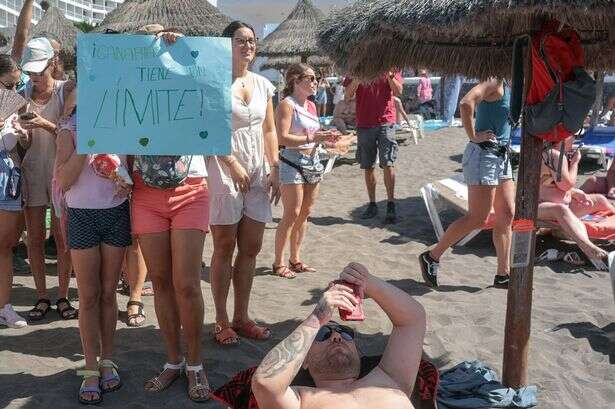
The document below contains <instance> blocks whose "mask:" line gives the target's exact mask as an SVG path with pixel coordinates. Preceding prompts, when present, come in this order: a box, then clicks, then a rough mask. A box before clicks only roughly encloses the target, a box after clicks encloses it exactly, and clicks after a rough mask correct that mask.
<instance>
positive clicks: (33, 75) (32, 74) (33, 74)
mask: <svg viewBox="0 0 615 409" xmlns="http://www.w3.org/2000/svg"><path fill="white" fill-rule="evenodd" d="M50 65H51V62H49V63H47V65H46V66H45V68H43V71H41V72H30V71H24V73H25V74H26V75H27V76H28V77H40V76H42V75H43V74H44V73H45V71H47V69H48V68H49V66H50Z"/></svg>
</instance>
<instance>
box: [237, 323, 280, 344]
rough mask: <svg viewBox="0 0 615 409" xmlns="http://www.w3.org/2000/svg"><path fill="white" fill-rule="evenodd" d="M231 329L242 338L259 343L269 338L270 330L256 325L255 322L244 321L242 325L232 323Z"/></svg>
mask: <svg viewBox="0 0 615 409" xmlns="http://www.w3.org/2000/svg"><path fill="white" fill-rule="evenodd" d="M233 329H234V330H235V332H237V333H238V334H239V335H241V336H242V337H246V338H252V339H256V340H260V341H263V340H266V339H269V338H270V337H271V330H270V329H269V328H267V327H263V326H260V325H257V324H256V322H254V321H252V320H248V321H244V322H242V323H236V322H233Z"/></svg>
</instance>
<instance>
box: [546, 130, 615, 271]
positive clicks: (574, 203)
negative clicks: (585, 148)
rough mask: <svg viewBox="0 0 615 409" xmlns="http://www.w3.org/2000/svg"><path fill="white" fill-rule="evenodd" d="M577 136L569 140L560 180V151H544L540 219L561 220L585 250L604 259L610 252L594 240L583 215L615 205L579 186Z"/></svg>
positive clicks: (608, 209) (562, 224)
mask: <svg viewBox="0 0 615 409" xmlns="http://www.w3.org/2000/svg"><path fill="white" fill-rule="evenodd" d="M573 139H574V137H570V138H568V139H566V141H565V144H564V146H565V149H566V152H567V154H566V158H565V160H564V161H563V162H562V168H561V177H560V178H559V179H560V180H559V181H558V177H557V173H558V172H557V168H558V163H559V157H560V151H559V150H556V149H552V150H551V151H550V152H548V153H544V154H543V164H542V168H541V173H540V197H539V200H540V203H539V205H538V219H539V220H550V221H553V220H555V221H557V223H558V224H559V225H560V227H561V228H562V229H563V230H564V232H565V233H566V235H567V236H568V237H570V238H571V239H572V240H574V241H575V242H576V243H577V244H578V245H579V248H580V249H581V251H583V253H585V255H586V256H587V257H589V258H590V259H592V260H604V259H605V258H606V257H607V255H608V253H607V252H606V251H604V250H603V249H601V248H600V247H598V246H596V245H595V244H593V243H592V242H591V240H590V239H589V236H588V235H587V229H586V228H585V225H584V224H583V222H582V221H581V219H580V218H581V217H583V216H586V215H588V214H592V213H596V212H600V211H613V212H615V208H614V207H613V206H612V205H611V204H610V202H609V201H608V200H607V199H606V197H604V196H603V195H599V194H587V193H585V192H583V191H582V190H580V189H577V188H575V184H576V181H577V173H578V168H579V162H580V161H581V152H580V151H579V150H573V149H572V142H573Z"/></svg>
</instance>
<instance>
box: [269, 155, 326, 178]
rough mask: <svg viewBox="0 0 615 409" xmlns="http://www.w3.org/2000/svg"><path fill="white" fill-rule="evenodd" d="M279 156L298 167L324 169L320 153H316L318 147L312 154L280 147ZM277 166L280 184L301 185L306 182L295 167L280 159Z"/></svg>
mask: <svg viewBox="0 0 615 409" xmlns="http://www.w3.org/2000/svg"><path fill="white" fill-rule="evenodd" d="M280 156H282V157H284V159H286V160H288V161H289V162H292V163H294V164H295V165H298V166H300V167H312V168H316V169H322V170H323V171H324V167H323V165H322V164H321V163H320V155H319V154H318V149H316V153H314V156H309V155H306V154H304V153H301V152H300V151H298V150H297V149H282V151H281V152H280ZM279 166H280V183H281V184H283V185H303V184H306V183H307V182H306V181H305V179H304V178H303V176H301V173H299V171H298V170H297V169H295V168H293V167H292V166H290V165H289V164H287V163H284V162H283V161H280V162H279Z"/></svg>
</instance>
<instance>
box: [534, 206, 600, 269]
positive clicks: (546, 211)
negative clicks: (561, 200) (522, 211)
mask: <svg viewBox="0 0 615 409" xmlns="http://www.w3.org/2000/svg"><path fill="white" fill-rule="evenodd" d="M538 219H539V220H555V221H557V223H558V224H559V226H560V227H561V228H562V230H564V233H566V235H567V236H568V237H570V239H571V240H574V241H575V242H576V243H577V245H578V246H579V248H580V249H581V251H582V252H583V253H585V255H587V256H588V257H589V258H597V259H603V258H604V257H606V256H607V252H606V251H604V250H602V249H601V248H600V247H598V246H596V245H595V244H594V243H592V242H591V240H590V239H589V236H588V235H587V229H586V228H585V225H584V224H583V222H582V221H581V220H580V219H579V218H578V217H577V216H576V215H575V214H574V213H573V212H572V210H570V208H569V207H568V206H566V205H564V204H558V203H548V202H547V203H540V204H539V205H538Z"/></svg>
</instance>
